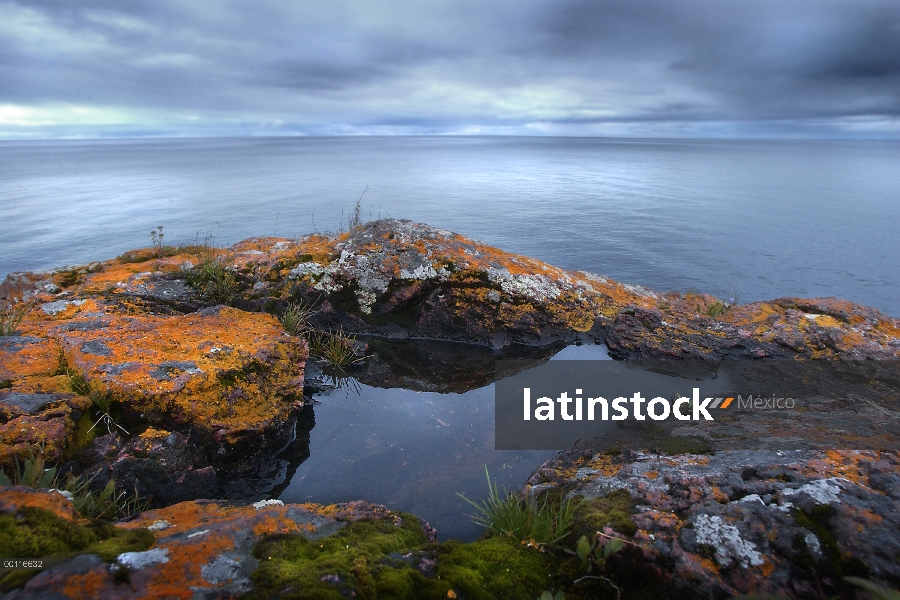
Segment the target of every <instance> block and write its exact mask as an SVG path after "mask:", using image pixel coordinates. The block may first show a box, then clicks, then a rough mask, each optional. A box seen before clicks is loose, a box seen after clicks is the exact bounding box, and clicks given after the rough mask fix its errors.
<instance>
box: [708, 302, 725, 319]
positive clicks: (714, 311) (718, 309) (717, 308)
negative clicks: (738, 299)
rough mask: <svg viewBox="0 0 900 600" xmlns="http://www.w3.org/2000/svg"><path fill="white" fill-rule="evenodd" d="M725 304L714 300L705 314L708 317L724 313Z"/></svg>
mask: <svg viewBox="0 0 900 600" xmlns="http://www.w3.org/2000/svg"><path fill="white" fill-rule="evenodd" d="M726 308H727V307H726V306H725V305H724V304H722V303H721V302H719V301H718V300H716V302H715V304H713V305H712V306H710V307H709V308H707V309H706V314H707V315H708V316H710V317H718V316H719V315H722V314H724V313H725V310H726Z"/></svg>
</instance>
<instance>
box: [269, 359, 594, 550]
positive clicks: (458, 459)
mask: <svg viewBox="0 0 900 600" xmlns="http://www.w3.org/2000/svg"><path fill="white" fill-rule="evenodd" d="M459 346H460V348H458V349H453V350H455V351H457V352H465V351H466V349H465V348H464V347H463V346H464V345H459ZM551 360H609V355H608V354H607V353H606V347H605V346H602V345H590V346H580V347H579V346H569V347H568V348H565V349H563V350H562V351H561V352H559V353H557V354H556V355H555V356H553V358H551ZM421 376H422V378H423V379H427V377H428V374H427V373H421ZM316 398H317V400H319V401H320V403H318V404H315V405H313V410H314V411H315V426H314V427H313V429H312V431H311V432H310V441H309V453H310V456H309V458H307V459H306V460H305V461H303V463H301V464H300V466H299V467H298V468H297V470H296V472H295V473H293V475H292V476H291V482H290V485H288V487H287V488H286V489H285V490H284V492H282V493H281V495H280V496H279V498H281V500H283V501H285V502H321V503H331V502H347V501H350V500H359V499H361V498H362V499H365V500H368V501H370V502H376V503H378V504H384V505H386V506H388V507H391V508H394V509H397V510H404V511H408V512H411V513H413V514H415V515H418V516H419V517H421V518H423V519H425V520H426V521H428V522H429V523H431V525H432V526H433V527H435V528H436V529H437V531H438V537H439V539H441V540H446V539H450V538H455V539H461V540H464V541H471V540H474V539H475V538H477V537H478V536H479V535H481V533H482V532H483V531H484V529H483V528H481V527H480V526H479V525H477V524H475V523H473V522H472V520H471V519H470V518H469V517H468V516H467V515H469V514H471V513H472V512H473V509H472V507H471V506H470V505H469V504H467V503H466V502H465V501H464V500H463V499H462V498H460V497H459V495H458V494H460V493H461V494H465V496H466V497H467V498H470V499H472V500H475V501H480V500H481V499H483V498H484V497H485V496H486V495H487V481H486V480H485V474H484V468H485V466H486V467H487V468H488V470H489V471H490V473H491V478H492V479H495V480H496V481H497V482H498V484H499V487H500V488H501V489H502V488H503V487H506V488H508V489H511V490H512V489H518V488H519V487H521V486H522V484H523V483H525V480H527V479H528V477H529V475H531V473H532V471H534V469H536V468H537V467H538V466H539V465H540V464H541V463H542V462H543V461H544V460H546V459H548V458H550V457H552V456H554V455H555V454H556V452H555V451H545V450H537V451H511V450H503V451H498V450H494V385H493V384H490V385H487V386H484V387H480V388H477V389H473V390H470V391H466V392H463V393H436V392H423V391H412V390H407V389H399V388H388V389H384V388H379V387H373V386H371V385H365V384H360V383H356V384H354V385H352V386H351V387H348V388H345V389H343V390H336V391H334V392H330V393H328V394H320V395H317V396H316ZM304 410H306V409H304ZM574 441H575V440H572V442H574Z"/></svg>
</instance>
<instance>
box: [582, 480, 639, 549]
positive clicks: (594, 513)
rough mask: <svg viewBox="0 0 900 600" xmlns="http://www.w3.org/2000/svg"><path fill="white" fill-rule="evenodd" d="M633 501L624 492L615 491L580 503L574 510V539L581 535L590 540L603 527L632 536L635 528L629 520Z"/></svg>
mask: <svg viewBox="0 0 900 600" xmlns="http://www.w3.org/2000/svg"><path fill="white" fill-rule="evenodd" d="M634 504H635V503H634V499H633V498H632V497H631V496H630V495H629V494H628V492H626V491H625V490H616V491H614V492H610V493H609V494H607V495H605V496H603V497H601V498H593V499H591V500H585V501H583V502H581V503H580V504H579V505H578V506H577V507H576V509H575V521H574V525H573V529H574V531H575V535H574V537H575V539H578V538H579V537H581V536H582V535H586V536H588V538H591V537H593V536H594V534H595V533H596V532H598V531H603V528H604V527H607V526H608V527H612V528H613V529H614V530H615V531H618V532H619V533H623V534H625V535H628V536H632V535H634V534H635V532H636V531H637V526H636V525H635V524H634V522H633V521H632V520H631V513H632V512H633V510H634Z"/></svg>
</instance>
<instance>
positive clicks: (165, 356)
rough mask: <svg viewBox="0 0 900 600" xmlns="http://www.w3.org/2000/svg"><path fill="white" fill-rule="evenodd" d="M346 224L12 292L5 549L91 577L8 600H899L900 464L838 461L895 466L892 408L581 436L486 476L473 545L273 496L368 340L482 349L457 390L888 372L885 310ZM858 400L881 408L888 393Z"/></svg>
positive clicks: (376, 511)
mask: <svg viewBox="0 0 900 600" xmlns="http://www.w3.org/2000/svg"><path fill="white" fill-rule="evenodd" d="M357 206H358V205H357ZM351 217H352V218H354V219H356V223H355V226H354V227H351V228H350V229H349V230H348V231H345V232H340V233H336V234H313V235H309V236H306V237H303V238H299V239H286V238H276V237H258V238H251V239H248V240H244V241H242V242H240V243H238V244H235V245H234V246H231V247H230V248H222V249H219V248H214V247H213V246H212V245H211V243H210V240H206V241H205V243H195V244H193V245H191V246H185V247H173V246H167V245H165V244H164V243H163V239H164V232H163V228H162V227H159V228H157V230H156V231H154V232H153V234H152V236H151V238H152V240H151V241H152V246H151V247H150V248H143V249H139V250H133V251H130V252H127V253H125V254H123V255H121V256H120V257H118V258H114V259H111V260H107V261H104V262H98V263H92V264H90V265H85V266H81V267H73V268H67V269H61V270H57V271H54V272H50V273H16V274H11V275H9V276H8V277H7V279H6V281H4V282H3V283H2V285H0V309H2V311H3V312H2V314H0V467H2V468H3V470H4V471H5V479H3V478H2V477H0V484H3V485H2V486H0V557H4V558H6V557H8V558H20V559H26V558H35V559H38V558H48V557H57V558H65V559H75V558H76V557H82V558H81V559H80V560H76V562H72V563H69V564H68V565H65V564H64V565H63V566H61V567H59V566H58V567H56V568H55V569H51V570H43V571H25V570H21V569H19V570H6V571H2V572H0V592H9V596H8V597H9V598H41V597H47V596H48V595H52V594H56V595H60V596H62V595H66V596H69V597H111V598H112V597H128V598H154V597H190V596H191V595H194V594H195V591H196V594H200V595H202V596H203V597H237V596H245V597H275V596H277V597H293V598H329V597H334V598H339V597H346V596H350V595H355V596H356V597H363V598H420V597H430V598H546V597H550V598H560V599H561V598H568V599H573V598H617V599H619V598H622V599H625V598H670V597H687V598H691V597H696V598H708V597H717V598H718V597H722V598H726V597H731V596H740V595H744V594H769V595H770V596H767V597H772V595H774V596H775V597H778V596H779V595H783V596H784V597H808V598H830V597H835V596H837V597H849V598H863V597H872V598H893V597H895V596H893V595H892V594H896V592H892V591H891V588H897V587H898V586H900V558H898V557H900V540H898V539H897V536H896V532H897V531H900V510H898V508H897V500H898V498H900V454H898V452H897V451H896V450H893V451H889V450H860V449H855V450H851V449H845V448H865V447H883V446H886V447H888V448H895V449H896V448H897V447H898V443H897V439H898V438H897V435H898V434H900V429H898V421H900V420H898V416H900V406H897V405H896V404H892V405H891V406H887V405H885V406H886V407H885V406H883V407H876V408H878V410H875V409H872V410H869V409H866V410H865V411H862V412H860V417H859V418H860V419H862V425H861V426H858V427H856V429H854V430H853V431H852V432H850V433H847V434H846V435H845V436H844V437H843V438H840V439H842V440H845V441H846V442H847V443H846V446H844V447H842V448H835V447H831V446H828V445H827V444H824V445H823V444H821V443H820V444H818V445H817V442H816V440H817V439H827V436H826V438H817V437H816V435H817V434H818V433H821V432H822V431H827V432H829V433H831V432H833V431H835V430H837V429H840V428H841V427H842V425H841V423H842V422H845V421H846V418H847V415H848V414H850V413H849V412H848V411H852V410H855V409H854V408H853V406H849V405H846V406H845V405H844V404H841V406H837V405H835V406H832V407H829V408H828V409H827V410H824V411H823V413H822V419H821V425H820V431H812V430H810V431H803V432H794V433H796V436H797V437H796V439H798V440H805V442H804V444H805V445H803V446H802V448H801V449H790V450H780V449H778V448H775V447H772V448H768V447H765V444H763V446H760V445H759V444H758V442H759V440H760V439H768V438H766V436H767V435H770V434H771V435H774V434H772V430H771V427H772V425H771V424H767V423H765V422H763V421H761V420H757V421H752V423H751V422H750V421H749V420H748V422H747V423H743V424H742V423H738V422H735V423H734V424H733V429H734V431H735V433H734V434H733V439H731V440H729V442H735V440H740V441H741V443H745V444H747V445H745V446H740V447H737V446H735V444H734V443H732V444H731V445H730V446H727V445H726V446H727V447H726V446H723V445H722V444H721V440H718V441H716V440H712V439H710V438H709V436H706V437H704V436H705V434H704V432H702V431H699V430H698V431H691V432H685V431H675V430H661V429H660V430H652V431H651V430H650V429H649V428H645V429H642V430H640V431H638V432H637V435H631V437H630V438H629V441H628V443H625V442H624V441H621V440H620V441H619V442H615V443H610V441H609V440H606V441H598V440H592V441H589V440H579V442H578V443H577V444H576V446H575V447H573V448H571V449H567V450H565V451H564V452H561V453H560V454H559V456H558V457H556V458H554V459H551V460H549V461H547V462H546V463H544V464H543V465H541V466H540V467H539V468H538V469H537V470H536V471H535V472H534V474H533V475H532V477H531V478H530V479H529V480H528V481H527V482H524V485H523V487H522V488H521V489H519V490H515V491H512V492H505V491H504V492H503V493H501V492H500V491H499V490H498V489H497V487H496V483H492V482H491V476H490V474H488V477H487V479H488V487H489V491H490V493H489V495H488V500H486V501H483V502H481V503H477V502H473V504H474V505H475V506H473V509H474V510H475V517H476V518H477V519H478V520H479V522H480V523H482V524H483V525H484V526H485V530H486V533H485V535H484V536H483V537H482V538H481V539H479V540H477V541H475V542H472V543H467V544H464V543H460V542H458V541H454V540H443V541H438V536H439V534H440V532H435V530H434V529H433V528H431V526H430V525H429V524H427V523H425V522H423V521H422V520H421V519H420V518H418V517H416V516H414V515H410V514H407V513H403V512H398V511H393V510H389V509H387V508H385V507H383V506H378V505H373V504H370V503H367V502H366V501H365V498H361V499H360V500H359V501H357V502H351V503H346V504H338V505H329V506H322V505H316V504H303V505H284V504H282V503H281V502H280V501H279V500H275V499H273V498H277V496H278V494H279V493H280V490H281V489H283V486H284V485H286V484H285V483H284V481H285V477H287V480H288V481H289V475H288V476H285V475H284V472H283V468H282V463H284V462H285V460H286V461H287V463H290V461H291V460H294V459H293V458H291V457H302V455H303V453H304V452H306V455H308V452H309V448H308V430H309V427H311V425H309V424H308V423H305V422H304V419H305V418H306V417H305V416H304V415H305V414H306V413H304V410H303V409H304V406H305V405H307V404H308V403H309V401H310V400H309V398H310V396H311V394H312V393H313V392H315V391H317V390H321V389H327V388H328V387H329V386H332V387H333V386H334V385H338V384H337V383H335V382H338V381H340V380H343V379H345V378H348V377H349V378H351V379H352V376H353V374H354V373H356V372H358V370H359V369H361V368H363V365H365V364H366V361H367V360H370V359H369V358H368V354H369V350H368V349H367V348H368V344H369V342H367V340H373V339H380V340H384V343H385V344H389V345H390V344H393V345H395V346H397V348H398V350H397V351H398V353H399V354H402V353H403V351H404V350H403V344H404V343H406V342H407V341H408V340H411V339H423V340H428V339H433V340H446V341H455V342H465V343H467V344H473V346H470V347H471V348H478V350H477V351H474V350H473V351H472V352H469V353H468V354H469V355H471V356H468V357H465V358H459V359H454V360H453V361H451V364H449V365H447V368H448V369H454V368H457V369H465V370H467V371H468V372H470V373H472V377H471V378H470V379H471V382H470V385H486V384H487V383H490V382H491V381H493V380H494V378H496V377H498V376H499V375H500V374H497V373H494V372H493V361H494V360H495V359H497V358H527V359H528V360H526V361H523V363H528V361H531V363H528V364H535V362H541V361H543V360H546V359H547V357H548V356H549V353H548V352H547V351H546V349H547V348H558V347H559V346H560V345H566V344H572V343H604V344H606V346H607V348H608V349H609V351H610V354H611V355H612V356H613V357H614V358H617V359H620V360H639V359H666V360H697V361H704V362H715V361H721V360H853V361H882V363H881V364H894V363H895V362H896V361H897V360H898V359H900V319H896V318H892V317H889V316H887V315H884V314H883V313H881V312H879V311H877V310H874V309H871V308H868V307H864V306H860V305H858V304H855V303H852V302H847V301H843V300H838V299H835V298H816V299H804V298H780V299H776V300H772V301H768V302H753V303H748V304H744V305H740V304H739V303H738V302H737V301H736V299H731V298H725V299H720V298H715V297H713V296H711V295H707V294H703V293H700V292H697V291H694V290H689V291H688V292H685V293H678V292H670V293H662V292H657V291H654V290H650V289H646V288H643V287H640V286H634V285H628V284H622V283H618V282H615V281H612V280H609V279H608V278H606V277H603V276H601V275H597V274H592V273H586V272H570V271H564V270H562V269H559V268H556V267H554V266H552V265H548V264H546V263H542V262H540V261H537V260H535V259H531V258H528V257H525V256H519V255H513V254H509V253H507V252H504V251H502V250H500V249H497V248H492V247H489V246H485V245H483V244H479V243H477V242H474V241H472V240H469V239H467V238H465V237H463V236H460V235H458V234H455V233H452V232H449V231H445V230H441V229H437V228H433V227H429V226H427V225H421V224H416V223H412V222H410V221H402V220H395V219H384V220H378V221H373V222H367V223H362V222H359V221H360V219H359V212H358V210H357V211H356V212H355V213H354V214H352V215H351ZM371 343H374V342H371ZM467 360H469V361H472V362H471V363H467V362H466V361H467ZM478 361H481V363H484V364H483V365H482V364H481V363H478ZM426 362H427V361H426ZM476 363H477V365H476ZM434 364H437V363H434ZM473 365H476V366H473ZM355 370H356V371H355ZM433 377H434V378H435V381H437V382H438V383H435V384H434V385H444V383H441V382H440V381H439V380H440V378H441V373H434V374H433ZM873 381H874V380H873ZM891 385H893V386H894V387H893V388H892V387H891ZM871 386H872V389H876V388H877V389H878V390H880V391H881V392H884V389H887V390H888V391H887V392H884V393H885V394H887V395H888V396H890V393H892V392H891V390H892V389H895V388H896V382H895V383H894V384H890V382H888V381H887V379H884V378H882V379H878V380H877V381H874V382H873V383H871ZM879 386H880V387H879ZM885 386H887V387H885ZM850 400H852V399H849V400H848V402H850ZM892 401H893V400H892ZM838 404H840V403H838ZM848 406H849V408H848ZM854 406H855V405H854ZM873 406H874V405H873ZM879 411H880V412H879ZM767 427H768V428H769V429H766V428H767ZM304 431H305V432H306V434H307V435H306V439H305V442H304ZM632 433H633V432H632ZM781 435H784V432H782V433H781ZM753 442H756V443H757V444H756V445H753ZM875 442H877V444H876V445H875V446H873V445H872V444H874V443H875ZM304 443H305V444H306V445H304ZM298 460H302V458H299V459H298ZM47 469H51V470H47ZM280 486H281V487H280ZM60 488H62V489H60ZM122 490H125V491H127V493H126V494H125V495H123V492H122ZM85 506H88V507H93V508H89V509H87V510H86V509H85V508H84V507H85ZM121 517H126V518H121ZM115 518H118V519H119V520H113V519H115ZM192 590H194V591H192ZM197 590H200V591H197ZM747 597H748V598H749V597H750V596H747ZM757 597H760V596H757Z"/></svg>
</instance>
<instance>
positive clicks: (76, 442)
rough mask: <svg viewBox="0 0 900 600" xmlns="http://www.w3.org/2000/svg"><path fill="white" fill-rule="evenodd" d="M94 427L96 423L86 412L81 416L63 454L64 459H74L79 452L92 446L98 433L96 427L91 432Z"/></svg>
mask: <svg viewBox="0 0 900 600" xmlns="http://www.w3.org/2000/svg"><path fill="white" fill-rule="evenodd" d="M93 425H94V422H93V421H92V420H91V416H90V414H89V413H87V412H85V413H84V414H82V415H81V418H80V419H78V421H77V422H76V423H75V429H74V430H73V431H72V435H71V436H70V437H69V441H68V444H67V445H66V449H65V452H64V453H63V458H64V459H66V460H68V459H71V458H73V457H74V456H75V454H77V453H78V451H79V450H82V449H84V448H87V447H88V446H90V445H91V442H93V441H94V436H95V435H96V432H97V428H96V427H95V428H94V429H93V430H91V427H92V426H93Z"/></svg>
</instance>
